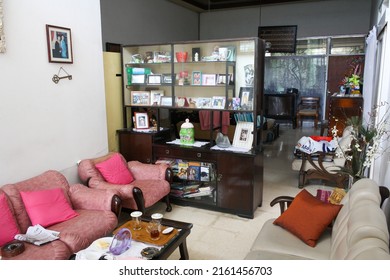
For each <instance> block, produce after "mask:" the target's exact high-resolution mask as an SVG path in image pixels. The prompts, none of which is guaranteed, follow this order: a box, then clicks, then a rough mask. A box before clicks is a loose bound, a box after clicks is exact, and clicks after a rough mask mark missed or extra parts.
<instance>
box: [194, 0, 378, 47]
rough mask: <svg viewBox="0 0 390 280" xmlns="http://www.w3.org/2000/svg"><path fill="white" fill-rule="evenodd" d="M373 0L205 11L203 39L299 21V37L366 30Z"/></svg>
mask: <svg viewBox="0 0 390 280" xmlns="http://www.w3.org/2000/svg"><path fill="white" fill-rule="evenodd" d="M370 11H371V1H367V0H328V1H321V2H304V1H303V2H296V3H291V4H288V3H286V4H285V3H283V4H282V5H267V6H263V7H262V8H261V16H260V8H259V7H252V8H243V9H234V10H226V11H217V12H205V13H202V14H201V16H200V39H202V40H203V39H204V40H206V39H220V38H239V37H252V36H257V34H258V33H257V32H258V26H259V23H260V21H261V25H262V26H274V25H298V38H303V37H315V36H335V35H351V34H366V33H368V31H369V30H370V28H369V23H370Z"/></svg>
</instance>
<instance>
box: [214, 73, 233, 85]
mask: <svg viewBox="0 0 390 280" xmlns="http://www.w3.org/2000/svg"><path fill="white" fill-rule="evenodd" d="M231 80H232V74H218V75H217V85H226V84H228V85H230V84H231Z"/></svg>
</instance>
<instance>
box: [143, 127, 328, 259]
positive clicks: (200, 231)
mask: <svg viewBox="0 0 390 280" xmlns="http://www.w3.org/2000/svg"><path fill="white" fill-rule="evenodd" d="M303 135H306V136H308V135H319V131H318V130H317V131H315V130H314V128H313V127H303V128H297V129H292V126H291V125H287V124H284V125H281V126H280V136H279V138H278V139H277V140H275V141H274V142H272V143H271V144H265V145H264V183H263V204H262V207H259V208H258V209H257V210H256V212H255V217H254V219H246V218H241V217H238V216H236V215H232V214H226V213H220V212H216V211H209V210H203V209H199V208H193V207H183V206H178V205H175V204H173V210H172V212H170V213H168V212H165V207H164V204H163V203H161V204H158V205H157V206H156V207H154V208H153V209H150V210H149V211H148V212H157V211H159V212H161V213H163V214H164V217H166V218H169V219H173V220H180V221H184V222H189V223H192V224H193V229H192V231H191V234H190V235H189V236H188V238H187V246H188V251H189V256H190V259H192V260H236V259H237V260H240V259H241V260H242V259H244V257H245V255H246V254H247V253H248V251H249V250H250V247H251V245H252V243H253V241H254V240H255V238H256V236H257V234H258V232H259V231H260V229H261V227H262V225H263V223H264V222H265V221H266V220H268V219H269V218H273V217H277V216H278V215H279V207H272V208H271V207H270V206H269V203H270V202H271V200H272V199H274V198H275V197H277V196H279V195H290V196H295V195H296V194H297V193H298V192H299V191H300V189H299V188H298V187H297V186H298V174H297V172H296V171H292V170H291V161H292V159H293V148H294V146H295V143H296V142H297V140H298V139H299V138H300V137H301V136H303ZM320 183H321V182H318V185H309V186H307V187H306V189H307V190H309V191H310V192H311V193H313V194H315V193H316V190H317V189H318V188H322V189H324V188H326V187H325V186H323V185H320ZM147 214H148V213H147ZM178 258H179V252H178V250H176V251H175V252H174V253H173V254H172V256H171V257H170V259H178Z"/></svg>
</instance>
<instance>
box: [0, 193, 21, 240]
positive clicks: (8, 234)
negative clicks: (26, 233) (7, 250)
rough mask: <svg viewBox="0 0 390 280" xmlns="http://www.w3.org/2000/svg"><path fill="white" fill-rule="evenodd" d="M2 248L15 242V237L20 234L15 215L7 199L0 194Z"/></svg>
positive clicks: (0, 236)
mask: <svg viewBox="0 0 390 280" xmlns="http://www.w3.org/2000/svg"><path fill="white" fill-rule="evenodd" d="M0 213H1V216H2V217H1V219H0V228H1V230H0V247H1V246H3V245H4V244H6V243H8V242H10V241H12V240H14V236H15V235H16V234H18V233H20V230H19V227H18V225H17V224H16V222H15V219H14V215H13V214H12V212H11V209H10V208H9V205H8V201H7V198H6V196H5V194H4V193H0Z"/></svg>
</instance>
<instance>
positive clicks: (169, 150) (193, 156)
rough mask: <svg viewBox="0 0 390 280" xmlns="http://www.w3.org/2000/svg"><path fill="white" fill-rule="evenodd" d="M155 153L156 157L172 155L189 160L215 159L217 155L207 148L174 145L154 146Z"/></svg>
mask: <svg viewBox="0 0 390 280" xmlns="http://www.w3.org/2000/svg"><path fill="white" fill-rule="evenodd" d="M153 154H154V156H155V159H158V158H161V157H168V158H169V157H172V158H180V159H187V160H204V161H215V160H216V155H215V153H212V152H210V151H207V150H202V149H193V148H188V149H187V148H183V147H174V146H155V147H153Z"/></svg>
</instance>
